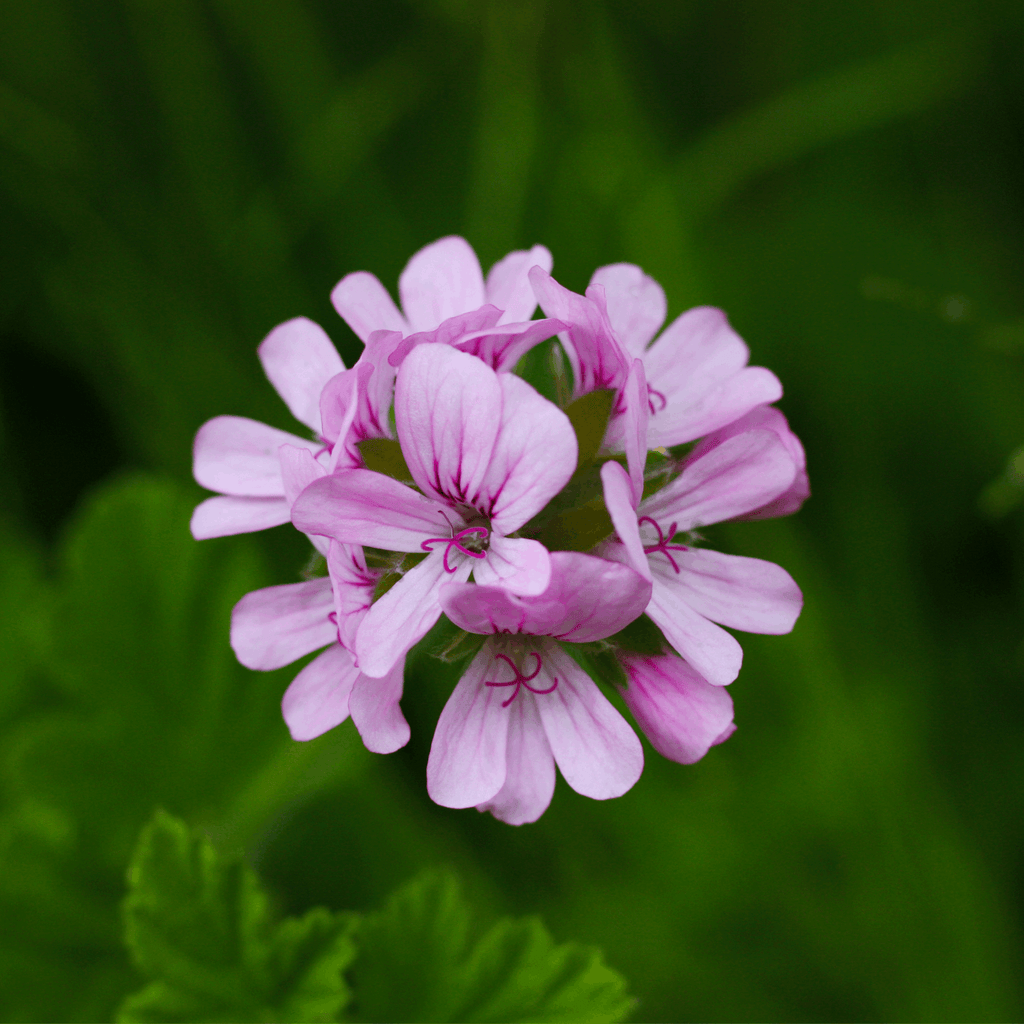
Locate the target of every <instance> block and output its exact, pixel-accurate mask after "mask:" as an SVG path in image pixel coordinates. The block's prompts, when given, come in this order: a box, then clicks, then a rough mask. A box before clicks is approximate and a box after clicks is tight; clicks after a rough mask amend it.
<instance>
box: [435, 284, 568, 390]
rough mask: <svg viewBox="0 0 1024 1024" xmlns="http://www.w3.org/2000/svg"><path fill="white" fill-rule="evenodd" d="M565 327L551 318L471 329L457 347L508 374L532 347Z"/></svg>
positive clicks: (492, 367)
mask: <svg viewBox="0 0 1024 1024" xmlns="http://www.w3.org/2000/svg"><path fill="white" fill-rule="evenodd" d="M531 294H532V293H531ZM565 327H566V325H565V324H563V323H562V321H561V320H550V319H546V320H530V321H528V322H524V323H510V324H505V325H504V326H499V327H491V328H487V329H485V330H479V331H471V332H470V333H468V334H466V335H464V336H463V337H462V338H459V339H458V341H456V342H455V347H456V348H458V349H459V350H460V351H462V352H468V353H469V354H470V355H473V356H476V357H477V359H482V360H483V361H484V362H485V363H486V364H487V365H488V366H489V367H490V368H491V369H492V370H494V371H495V372H497V373H508V372H511V371H512V370H513V369H515V365H516V363H518V362H519V360H520V359H522V357H523V356H524V355H526V353H527V352H529V351H530V349H531V348H533V347H534V346H535V345H539V344H540V343H541V342H542V341H547V340H548V338H552V337H554V336H555V335H556V334H557V333H558V332H559V331H562V330H565Z"/></svg>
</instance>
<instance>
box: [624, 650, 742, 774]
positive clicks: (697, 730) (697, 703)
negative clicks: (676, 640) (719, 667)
mask: <svg viewBox="0 0 1024 1024" xmlns="http://www.w3.org/2000/svg"><path fill="white" fill-rule="evenodd" d="M620 658H621V660H622V666H623V668H624V669H625V670H626V677H627V678H628V680H629V686H628V687H627V688H626V689H625V690H624V691H623V693H622V698H623V700H624V701H625V702H626V707H628V708H629V710H630V712H632V715H633V717H634V718H635V719H636V722H637V725H639V726H640V728H641V729H642V730H643V732H644V734H645V735H646V736H647V738H648V739H649V740H650V741H651V746H653V747H654V749H655V750H657V751H658V753H659V754H661V755H662V756H664V757H667V758H669V760H671V761H678V762H679V763H680V764H694V763H695V762H697V761H699V760H700V759H701V758H702V757H703V756H704V755H705V754H706V753H707V752H708V750H710V749H711V747H713V746H714V745H715V744H716V743H720V742H721V741H722V740H723V739H725V738H726V737H727V736H729V735H731V734H732V732H733V729H734V726H733V724H732V715H733V711H732V698H731V697H730V696H729V691H728V690H727V689H726V688H725V687H724V686H712V685H711V684H710V683H709V682H708V681H707V680H706V679H703V678H702V677H701V676H700V675H699V674H698V673H697V672H695V671H694V670H693V669H692V668H691V667H690V666H689V665H687V663H686V662H685V661H683V659H682V658H676V657H674V656H672V655H663V656H660V657H654V658H650V657H644V656H642V655H639V654H621V655H620Z"/></svg>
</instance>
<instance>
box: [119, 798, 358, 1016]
mask: <svg viewBox="0 0 1024 1024" xmlns="http://www.w3.org/2000/svg"><path fill="white" fill-rule="evenodd" d="M128 881H129V893H128V896H127V898H126V899H125V904H124V914H125V941H126V942H127V945H128V947H129V950H130V951H131V953H132V957H133V959H134V960H135V963H136V965H137V966H138V967H139V969H140V970H141V971H142V972H143V973H144V974H145V975H147V976H149V977H150V978H152V979H153V982H152V983H151V984H150V985H148V986H147V987H146V988H144V989H142V990H141V991H140V992H137V993H134V994H133V995H131V996H129V997H128V999H126V1000H125V1002H124V1003H123V1004H122V1007H121V1011H120V1014H119V1017H118V1019H119V1020H120V1021H122V1022H136V1021H138V1022H142V1021H200V1020H201V1021H221V1020H223V1021H228V1020H262V1021H332V1020H336V1019H337V1017H338V1015H339V1014H340V1012H341V1011H342V1009H343V1008H344V1006H345V1004H346V1002H347V1001H348V997H349V992H348V987H347V985H346V984H345V980H344V978H343V971H344V970H345V968H346V967H347V966H348V965H349V963H350V961H351V960H352V957H353V955H354V952H355V947H354V945H353V943H352V938H351V931H352V927H353V920H354V919H353V918H352V916H351V915H348V914H331V913H330V912H328V911H326V910H323V909H316V910H311V911H310V912H309V913H307V914H306V915H305V916H304V917H302V918H289V919H287V920H285V921H281V922H278V921H277V920H276V919H275V916H274V914H273V913H272V911H271V909H270V903H269V900H268V898H267V895H266V893H265V892H264V891H263V889H262V888H261V886H260V883H259V881H258V879H257V878H256V875H255V873H254V872H253V871H252V869H251V868H249V867H248V866H247V865H246V864H245V863H243V862H242V861H241V859H239V858H235V859H226V858H222V857H221V856H220V855H219V854H218V853H217V851H216V850H215V849H214V848H213V845H212V844H211V843H210V842H209V841H208V840H206V839H205V838H201V837H197V836H194V835H193V834H192V833H191V832H190V831H189V829H188V827H187V826H186V825H185V824H184V823H183V822H181V821H179V820H178V819H176V818H173V817H171V816H170V815H169V814H167V813H166V812H164V811H158V812H157V814H156V815H155V817H154V818H153V820H152V821H151V822H150V823H149V825H147V826H146V828H145V829H144V830H143V833H142V836H141V838H140V840H139V845H138V849H137V850H136V854H135V857H134V858H133V860H132V864H131V867H130V869H129V872H128Z"/></svg>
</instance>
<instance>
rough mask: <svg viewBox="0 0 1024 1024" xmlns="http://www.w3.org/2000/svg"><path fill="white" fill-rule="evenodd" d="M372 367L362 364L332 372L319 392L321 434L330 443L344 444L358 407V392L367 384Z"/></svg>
mask: <svg viewBox="0 0 1024 1024" xmlns="http://www.w3.org/2000/svg"><path fill="white" fill-rule="evenodd" d="M372 373H373V367H372V366H370V365H368V364H364V365H358V364H357V365H356V366H353V367H352V369H351V370H344V371H343V372H342V373H339V374H336V375H335V376H333V377H332V378H331V379H330V380H329V381H328V382H327V383H326V384H325V385H324V389H323V391H321V392H320V421H321V423H322V424H323V431H322V434H323V436H324V437H325V438H326V439H327V440H328V441H330V442H331V443H332V444H333V443H335V442H341V443H342V444H344V442H345V440H346V439H347V438H348V432H349V430H350V429H351V427H352V421H353V420H354V419H355V416H356V411H357V410H358V408H359V392H360V390H362V389H363V388H365V387H366V381H367V378H369V376H370V374H372Z"/></svg>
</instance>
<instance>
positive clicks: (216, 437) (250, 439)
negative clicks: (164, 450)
mask: <svg viewBox="0 0 1024 1024" xmlns="http://www.w3.org/2000/svg"><path fill="white" fill-rule="evenodd" d="M283 444H290V445H294V446H295V447H296V448H308V449H309V450H310V451H311V452H314V453H315V452H317V451H319V450H320V449H321V448H322V445H319V444H317V443H316V442H315V441H307V440H305V439H304V438H301V437H296V436H295V434H289V433H287V432H286V431H284V430H276V429H275V428H274V427H268V426H267V425H266V424H265V423H258V422H257V421H256V420H250V419H246V418H245V417H243V416H217V417H215V418H214V419H212V420H209V421H208V422H206V423H204V424H203V425H202V426H201V427H200V428H199V432H198V433H197V434H196V440H195V444H194V445H193V462H192V467H193V468H192V471H193V473H194V475H195V478H196V482H197V483H199V484H201V485H202V486H203V487H208V488H209V489H210V490H211V491H219V492H220V493H221V494H231V495H235V496H236V497H246V498H278V497H281V496H282V495H283V494H284V487H283V485H282V483H281V467H280V464H279V462H278V459H277V451H278V449H279V448H280V447H281V445H283Z"/></svg>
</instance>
